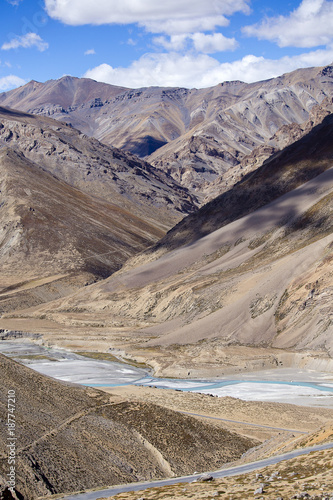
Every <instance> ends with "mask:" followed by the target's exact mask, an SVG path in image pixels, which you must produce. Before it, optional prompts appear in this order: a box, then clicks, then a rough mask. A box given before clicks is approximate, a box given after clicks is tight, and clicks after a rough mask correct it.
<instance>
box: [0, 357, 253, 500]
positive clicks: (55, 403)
mask: <svg viewBox="0 0 333 500" xmlns="http://www.w3.org/2000/svg"><path fill="white" fill-rule="evenodd" d="M0 368H1V388H0V416H1V420H2V421H3V422H5V421H7V420H8V411H7V410H6V409H7V408H8V391H14V392H15V400H16V402H17V403H16V405H15V408H16V413H15V416H16V420H17V425H16V427H15V437H16V441H15V443H16V449H15V451H16V455H15V460H16V464H15V472H16V476H15V482H16V486H15V492H16V497H14V496H12V495H11V494H10V493H9V491H8V489H7V491H6V484H7V479H8V478H7V474H8V470H9V469H8V443H9V441H8V440H7V436H6V432H3V433H2V434H1V438H0V496H1V498H9V499H10V498H19V499H27V500H32V499H35V498H37V497H42V496H43V497H44V496H48V495H51V494H56V493H71V492H75V491H79V490H82V489H91V488H99V487H101V486H103V485H104V486H108V485H112V484H120V483H126V482H127V483H128V482H135V481H143V480H150V479H154V478H158V477H170V476H173V475H185V474H190V473H193V472H194V470H197V471H202V472H203V471H205V470H206V469H207V468H210V467H212V468H218V467H220V466H221V465H222V464H224V463H226V462H228V461H231V460H235V459H237V458H240V456H241V455H242V454H243V453H244V452H245V451H247V450H248V449H249V448H251V447H253V446H254V445H256V444H258V441H256V440H253V439H249V438H247V437H244V436H241V435H239V434H237V433H235V432H229V431H227V430H225V429H223V428H221V427H217V426H216V425H214V424H211V423H206V422H202V421H201V420H197V419H195V418H193V417H191V416H188V415H183V414H182V413H180V412H176V411H172V410H168V409H166V408H163V407H161V406H157V405H155V404H151V403H142V402H141V403H140V402H133V401H132V402H126V401H124V400H123V398H120V397H118V396H114V395H112V394H106V393H103V392H100V391H98V390H95V389H93V388H85V387H80V386H77V385H75V384H67V383H64V382H59V381H56V380H53V379H52V378H50V377H46V376H43V375H40V374H39V373H36V372H35V371H33V370H31V369H30V368H27V367H25V366H22V365H20V364H19V363H17V362H16V361H14V360H12V359H9V358H6V357H4V356H3V355H0ZM10 394H12V393H10ZM10 403H12V402H11V401H10ZM138 415H140V418H138ZM18 422H19V423H18ZM11 442H13V440H12V441H11ZM6 494H7V496H5V495H6Z"/></svg>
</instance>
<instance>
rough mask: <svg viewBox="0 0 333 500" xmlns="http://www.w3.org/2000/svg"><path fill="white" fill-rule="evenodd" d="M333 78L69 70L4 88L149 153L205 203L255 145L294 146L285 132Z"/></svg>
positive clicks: (326, 92) (313, 71) (328, 73)
mask: <svg viewBox="0 0 333 500" xmlns="http://www.w3.org/2000/svg"><path fill="white" fill-rule="evenodd" d="M332 84H333V67H332V66H327V67H323V68H308V69H300V70H296V71H294V72H292V73H290V74H286V75H283V76H281V77H278V78H274V79H270V80H267V81H264V82H256V83H252V84H246V83H244V82H238V81H236V82H224V83H221V84H219V85H217V86H215V87H212V88H208V89H183V88H157V87H150V88H143V89H135V90H133V89H123V88H120V87H114V86H111V85H106V84H101V83H97V82H94V81H92V80H88V79H76V78H71V77H63V78H62V79H60V80H57V81H54V80H51V81H49V82H46V83H45V84H41V83H37V82H30V83H28V84H27V85H25V86H24V87H22V88H20V89H16V90H13V91H10V92H7V93H4V94H1V95H0V103H1V104H2V105H6V106H11V107H13V108H17V109H20V110H23V111H29V112H32V113H36V114H44V115H52V116H53V117H54V118H57V119H59V120H63V121H66V122H69V123H72V124H73V125H74V126H75V127H78V128H79V129H80V130H82V131H83V132H84V133H86V134H88V135H92V136H94V137H96V138H98V139H99V140H101V141H103V142H105V143H106V144H110V145H113V146H116V147H119V148H122V149H124V150H127V151H131V152H133V153H135V154H137V155H139V156H141V157H144V156H145V157H147V158H148V159H149V161H150V162H151V163H152V164H153V165H154V166H156V167H158V168H159V169H161V170H163V171H165V172H168V173H169V174H170V175H172V177H173V178H174V179H175V180H177V181H178V182H180V183H181V184H182V185H183V186H185V187H187V188H189V189H190V190H191V192H192V193H194V194H196V196H197V197H199V198H200V200H201V202H203V200H205V199H211V198H213V197H214V196H216V195H217V194H218V193H217V189H216V184H215V187H214V185H213V186H212V185H211V183H212V182H213V181H218V183H219V184H220V192H221V186H223V188H228V186H229V187H230V186H232V185H233V184H234V182H235V180H239V178H240V177H241V175H242V174H244V171H245V173H246V171H247V169H245V170H244V168H245V166H244V164H242V160H243V159H244V157H246V156H248V155H249V154H251V153H252V151H253V150H254V149H255V148H257V147H258V146H263V145H264V146H265V147H266V148H268V151H269V152H270V153H272V152H273V151H274V150H277V149H280V148H281V146H283V147H284V146H285V145H287V144H286V143H285V142H284V143H283V139H282V136H281V134H279V133H278V131H279V130H280V129H281V128H282V130H283V127H285V126H290V125H291V124H298V125H300V124H302V123H303V122H305V121H307V120H308V119H309V116H310V113H311V110H312V109H313V107H314V106H316V105H318V104H320V103H321V102H322V101H323V100H324V99H325V98H326V97H330V96H331V95H332ZM129 124H130V125H129ZM293 127H295V125H293ZM276 133H278V135H276ZM282 135H283V134H282ZM286 135H288V140H289V139H290V138H291V139H292V134H289V133H288V134H285V135H284V140H285V139H286ZM247 164H248V162H247ZM233 170H235V173H234V174H233V173H232V172H233ZM221 176H222V179H221ZM233 177H235V179H233Z"/></svg>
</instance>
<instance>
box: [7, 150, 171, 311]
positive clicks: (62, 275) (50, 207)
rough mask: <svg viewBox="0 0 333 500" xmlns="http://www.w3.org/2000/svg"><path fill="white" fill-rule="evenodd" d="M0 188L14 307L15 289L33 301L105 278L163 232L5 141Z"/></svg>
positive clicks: (10, 299)
mask: <svg viewBox="0 0 333 500" xmlns="http://www.w3.org/2000/svg"><path fill="white" fill-rule="evenodd" d="M0 191H1V192H0V200H1V205H0V206H1V211H0V220H1V223H0V224H1V232H0V256H1V266H0V274H1V294H0V304H1V305H0V310H1V311H4V310H6V309H7V306H6V304H7V303H8V302H10V303H11V307H14V308H15V300H16V297H15V292H17V293H19V294H20V293H21V295H22V293H23V295H24V296H25V299H24V301H23V303H21V306H22V305H23V306H29V305H33V304H36V303H37V304H38V303H40V302H43V301H44V300H50V299H51V298H56V297H59V296H62V295H64V294H66V293H69V292H70V291H72V290H73V288H74V289H76V288H77V287H78V286H83V285H84V284H86V283H87V282H91V281H94V280H95V279H97V278H100V277H106V276H108V275H110V274H111V273H112V272H114V271H115V270H117V269H119V267H120V266H121V265H122V263H123V262H124V261H125V260H126V258H128V257H130V256H132V255H134V254H135V253H136V252H138V251H139V250H140V248H141V249H144V248H145V247H147V246H148V245H149V244H151V243H152V242H154V241H156V240H157V239H158V238H159V237H161V235H162V234H163V232H162V231H161V230H160V229H159V228H157V227H156V226H154V225H153V224H149V223H148V222H146V221H144V220H142V219H140V218H139V217H137V216H135V215H134V214H133V213H130V212H128V211H126V210H125V209H121V208H120V207H118V206H117V205H114V204H112V203H110V202H107V201H103V200H101V199H99V198H96V197H93V196H90V195H88V194H85V193H83V192H82V191H80V190H78V189H76V188H74V187H72V186H70V185H69V184H67V183H65V182H64V181H61V180H60V179H57V178H56V177H55V176H53V175H51V174H50V173H49V172H47V171H46V170H43V169H42V168H41V167H39V166H38V165H36V164H35V163H32V162H31V161H29V160H28V159H27V158H25V157H24V156H23V154H22V153H18V152H16V151H13V150H12V149H10V148H8V147H4V148H2V149H1V150H0ZM29 283H30V284H29ZM47 284H48V287H49V290H48V293H47V291H46V289H45V287H46V286H47ZM40 285H43V286H44V288H43V287H42V288H41V289H40V290H39V291H38V290H37V291H36V294H35V296H33V294H32V295H31V296H30V297H29V298H28V297H27V294H29V293H30V294H31V293H32V289H33V288H35V287H38V286H40ZM8 287H9V288H8ZM29 289H30V290H29ZM13 300H14V303H13Z"/></svg>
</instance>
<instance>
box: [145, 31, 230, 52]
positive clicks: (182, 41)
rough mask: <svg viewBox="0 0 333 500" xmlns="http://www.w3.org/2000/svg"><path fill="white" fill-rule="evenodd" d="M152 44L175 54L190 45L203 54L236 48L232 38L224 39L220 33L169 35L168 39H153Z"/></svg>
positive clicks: (160, 37)
mask: <svg viewBox="0 0 333 500" xmlns="http://www.w3.org/2000/svg"><path fill="white" fill-rule="evenodd" d="M153 42H154V43H155V44H157V45H161V46H162V47H164V48H165V49H167V50H171V51H176V52H178V51H181V50H184V49H185V48H188V46H189V45H190V43H192V44H193V47H194V48H195V50H196V51H197V52H203V53H204V54H213V53H214V52H222V51H225V50H234V49H235V48H236V47H237V46H238V43H237V41H236V40H235V39H234V38H226V37H225V36H223V35H222V33H213V34H212V35H206V34H205V33H193V34H182V35H171V36H170V38H169V39H167V38H166V37H165V36H158V37H155V38H154V39H153Z"/></svg>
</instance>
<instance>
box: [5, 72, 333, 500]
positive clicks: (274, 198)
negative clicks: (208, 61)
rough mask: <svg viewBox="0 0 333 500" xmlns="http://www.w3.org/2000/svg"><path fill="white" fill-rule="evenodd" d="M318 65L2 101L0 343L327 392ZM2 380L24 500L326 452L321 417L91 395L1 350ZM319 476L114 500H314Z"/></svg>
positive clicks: (99, 392) (332, 175) (77, 84)
mask: <svg viewBox="0 0 333 500" xmlns="http://www.w3.org/2000/svg"><path fill="white" fill-rule="evenodd" d="M332 68H333V67H332V66H331V65H330V66H326V67H321V68H309V69H307V70H297V71H295V72H293V73H290V74H286V75H283V76H281V77H279V78H274V79H271V80H268V81H265V82H257V83H254V84H245V83H242V82H225V83H221V84H220V85H218V86H216V87H213V88H210V89H198V90H197V89H179V88H175V89H170V88H157V87H154V88H145V89H137V90H133V89H126V88H123V87H113V86H111V85H106V84H100V83H97V82H95V81H93V80H89V79H78V78H73V77H63V78H61V79H60V80H52V81H49V82H46V83H38V82H35V81H33V82H30V83H28V84H27V85H25V86H23V87H21V88H19V89H16V90H13V91H10V92H7V93H4V94H1V95H0V104H1V106H3V107H0V336H1V339H2V340H1V342H4V343H6V342H8V341H11V340H14V341H16V342H20V340H22V342H24V341H25V340H26V339H29V341H31V342H35V344H36V345H39V346H43V348H48V347H50V346H56V347H57V348H63V349H67V350H68V351H74V352H76V353H82V354H84V355H85V356H88V357H89V356H92V357H93V358H95V359H102V360H103V359H118V358H119V359H122V360H123V361H124V360H125V361H127V362H128V361H129V362H131V363H133V364H135V365H137V366H140V367H142V366H143V367H145V368H147V367H149V368H150V370H151V373H153V374H154V376H157V377H169V378H170V379H177V378H181V379H200V378H206V379H211V378H214V377H221V376H228V377H229V376H232V375H234V376H236V375H237V376H241V374H242V373H250V372H255V371H260V370H263V369H265V370H272V373H274V374H276V376H277V377H278V374H279V369H289V370H290V373H296V372H297V370H304V371H305V370H311V371H312V373H316V372H321V373H324V374H326V375H327V377H330V378H329V379H327V380H328V381H326V382H327V384H328V387H331V386H330V384H331V383H332V373H333V361H332V357H333V340H332V339H333V326H332V325H333V310H332V294H333V285H332V283H333V281H332V275H333V274H332V273H333V269H332V262H333V254H332V249H333V233H332V210H333V205H332V200H333V114H332V113H333V104H332V102H333V101H332V82H333V80H332V76H333V69H332ZM15 108H16V109H15ZM31 113H33V114H31ZM129 123H131V127H129V126H128V124H129ZM37 358H38V356H37ZM17 359H18V360H19V357H18V358H17ZM21 361H22V360H21ZM0 368H1V389H0V398H1V399H0V412H1V420H2V421H4V420H5V418H6V398H7V392H8V390H15V393H16V397H17V418H18V421H19V422H20V425H19V426H18V435H17V438H18V445H17V453H18V455H17V459H18V467H17V471H18V472H17V483H16V487H17V498H18V499H20V500H21V499H23V498H24V499H25V498H26V499H29V500H30V499H31V500H33V499H35V498H39V497H44V496H47V497H50V495H58V494H59V495H60V494H61V495H63V494H67V493H71V492H75V491H80V490H88V489H94V488H102V487H105V486H108V485H116V484H122V483H131V482H137V481H144V480H150V479H152V478H159V477H163V478H165V477H173V476H178V475H186V474H192V473H194V472H195V471H198V472H204V471H209V470H213V469H218V468H220V467H222V466H224V465H225V464H227V463H228V464H230V463H236V462H237V463H245V462H250V461H254V460H258V459H261V458H264V457H267V456H272V455H277V454H280V453H284V452H286V451H289V450H292V449H295V448H298V447H304V446H308V445H312V444H318V443H322V442H326V441H332V434H333V431H332V422H333V410H332V409H331V408H324V407H321V406H320V403H319V404H318V405H317V406H316V407H313V408H310V407H305V406H304V407H301V406H296V405H291V404H287V403H268V402H260V401H242V400H240V399H236V398H234V397H226V398H220V397H213V396H212V395H208V394H194V393H193V394H192V393H188V392H180V391H175V390H161V389H156V388H153V387H137V386H131V385H126V386H123V387H109V388H100V389H97V388H87V387H83V386H78V385H75V384H73V383H67V382H66V383H65V382H60V381H56V380H54V379H52V378H50V377H47V376H45V375H41V374H39V373H37V372H35V371H32V370H31V369H29V368H28V367H26V366H22V364H20V363H18V362H17V361H14V360H13V359H10V358H8V357H4V356H2V355H0ZM274 370H275V371H274ZM309 373H310V372H309ZM67 380H72V379H67ZM325 380H326V379H325ZM0 444H1V450H0V452H1V459H0V481H1V483H0V484H1V488H0V490H1V495H2V496H3V498H4V499H11V498H14V497H11V496H9V492H8V489H7V490H6V481H5V479H6V476H5V474H6V472H5V471H6V463H7V462H6V436H5V435H4V434H3V433H2V434H0ZM331 468H332V451H331V450H326V451H321V452H316V454H314V455H309V456H304V457H298V458H295V459H293V461H288V462H283V463H281V464H279V465H277V466H274V467H273V466H271V468H267V469H265V470H264V471H260V472H259V474H262V476H256V473H250V475H246V476H244V477H242V476H240V477H237V478H228V479H215V480H214V481H212V482H210V481H208V482H206V481H204V482H200V481H199V482H197V483H193V484H188V485H185V486H184V485H181V486H179V485H177V486H167V487H165V488H164V489H163V488H162V489H159V490H149V491H147V492H146V491H145V492H138V493H124V494H121V495H118V496H117V497H116V498H117V499H120V498H123V499H128V500H129V499H139V498H147V499H148V498H152V499H153V498H158V499H161V500H162V499H164V498H177V499H185V498H195V499H197V500H199V499H202V498H213V497H220V498H223V499H228V500H230V498H235V499H236V498H237V499H238V498H239V499H246V498H254V497H255V498H261V497H262V496H263V497H264V498H270V499H272V500H276V499H277V498H283V499H284V500H285V499H288V500H289V498H313V499H317V498H318V499H322V498H326V497H327V498H330V496H332V495H333V492H332V487H333V484H332V478H331V476H330V471H331ZM257 474H258V473H257ZM259 490H262V491H259ZM307 492H308V495H309V496H308V497H306V496H304V495H306V493H307ZM293 495H303V496H296V497H295V496H293ZM325 495H326V496H325ZM15 500H17V499H15Z"/></svg>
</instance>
